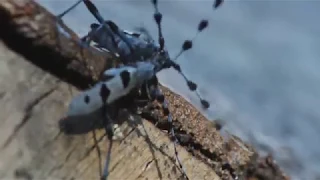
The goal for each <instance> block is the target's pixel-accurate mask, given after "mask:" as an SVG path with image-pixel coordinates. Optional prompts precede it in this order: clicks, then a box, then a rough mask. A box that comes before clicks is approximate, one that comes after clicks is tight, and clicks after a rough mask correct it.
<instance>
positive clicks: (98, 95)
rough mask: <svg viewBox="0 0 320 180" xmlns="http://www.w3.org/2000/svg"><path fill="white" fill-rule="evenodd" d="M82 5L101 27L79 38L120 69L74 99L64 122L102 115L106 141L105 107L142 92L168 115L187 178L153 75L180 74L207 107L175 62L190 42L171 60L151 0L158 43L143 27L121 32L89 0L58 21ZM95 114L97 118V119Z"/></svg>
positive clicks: (110, 130)
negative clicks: (105, 54) (106, 53)
mask: <svg viewBox="0 0 320 180" xmlns="http://www.w3.org/2000/svg"><path fill="white" fill-rule="evenodd" d="M82 1H83V2H84V3H85V5H86V7H87V8H88V10H89V11H90V12H91V14H92V15H93V16H94V17H95V18H96V19H97V20H98V22H99V23H100V24H96V23H93V24H91V26H90V27H91V31H90V32H89V33H88V35H86V36H84V37H83V38H81V40H82V41H83V42H84V44H85V45H90V42H91V41H93V42H94V43H95V47H96V48H103V49H105V50H108V51H109V52H111V53H112V54H113V55H114V56H116V57H118V58H119V61H120V62H119V64H120V67H117V68H111V69H109V70H106V71H105V72H104V74H103V75H102V77H101V82H99V83H97V84H96V85H95V86H94V87H92V88H90V89H88V90H87V91H84V92H82V93H81V94H80V95H78V96H76V97H75V98H74V99H73V100H72V102H71V104H70V106H69V110H68V113H67V115H66V117H65V118H64V120H70V119H74V118H75V119H81V118H82V119H92V118H93V117H97V118H99V116H100V115H101V114H102V115H103V117H104V118H105V120H106V121H105V129H106V132H107V134H108V138H109V139H111V138H112V136H113V128H112V127H113V122H112V119H111V118H110V117H109V115H108V111H107V107H108V106H109V107H110V106H112V103H113V102H114V101H116V100H118V99H119V98H122V97H125V96H126V95H128V94H129V93H131V92H132V91H137V90H141V88H143V89H144V91H145V92H146V93H147V95H148V97H150V100H154V99H156V100H157V101H159V102H160V103H161V104H162V107H163V108H162V109H163V111H164V114H165V115H167V116H168V122H169V125H170V133H171V135H172V137H173V138H174V151H175V155H176V160H177V162H178V164H179V166H180V168H181V170H182V173H183V176H184V177H185V178H186V179H188V176H187V175H186V173H185V171H184V169H183V166H182V164H181V161H180V159H179V157H178V152H177V150H176V143H178V140H177V137H176V136H175V133H174V129H173V127H172V117H171V114H170V112H169V109H168V103H167V101H166V100H165V98H164V95H163V94H162V93H161V91H160V89H159V87H158V79H157V77H156V74H157V73H158V72H160V71H161V70H163V69H167V68H171V67H173V68H174V69H175V70H176V71H178V73H180V74H181V75H182V76H183V78H184V79H185V81H186V82H187V85H188V87H189V89H190V90H191V91H195V92H196V95H197V96H198V97H199V99H200V102H201V104H202V106H203V107H204V108H209V103H208V102H207V101H206V100H204V99H203V98H202V97H201V96H200V94H199V93H198V92H197V91H196V90H197V85H196V84H195V83H194V82H192V81H190V80H189V79H188V78H187V77H186V75H185V74H184V73H183V72H182V71H181V68H180V65H179V64H177V63H176V62H175V60H177V58H178V57H179V56H180V55H181V54H182V53H183V52H185V51H187V50H189V49H191V48H192V40H185V42H184V43H183V44H182V48H181V50H180V52H179V53H178V54H177V55H176V56H175V58H173V59H171V58H170V57H169V53H168V51H167V50H166V49H165V46H164V44H165V40H164V37H163V35H162V26H161V21H162V14H161V13H160V12H159V9H158V2H157V0H151V2H152V4H153V6H154V9H155V13H154V20H155V22H156V24H157V27H158V44H157V43H156V42H155V41H154V40H153V39H152V37H151V36H150V35H149V34H148V32H147V31H146V30H145V29H144V28H140V29H138V31H139V32H135V33H129V32H127V31H124V30H122V29H120V28H119V27H118V26H117V25H116V24H115V23H114V22H112V21H111V20H107V21H106V20H104V18H103V17H102V16H101V14H100V13H99V11H98V9H97V8H96V6H95V5H94V4H93V3H92V2H91V1H90V0H79V1H78V2H77V3H75V4H74V5H73V6H71V7H70V8H69V9H67V10H66V11H65V12H63V13H62V14H60V15H58V18H60V19H61V18H62V17H63V16H64V15H65V14H66V13H68V12H69V11H71V10H72V9H73V8H75V7H76V6H77V5H78V4H79V3H80V2H82ZM221 3H222V0H216V1H215V3H214V5H213V7H214V8H218V7H219V6H220V5H221ZM207 26H208V20H201V21H200V23H199V25H198V32H197V34H196V35H195V36H194V38H192V39H195V38H196V36H197V35H198V33H200V32H201V31H203V30H204V29H205V28H206V27H207ZM97 115H98V116H97ZM107 175H108V172H107V169H105V170H104V172H103V176H102V179H105V178H106V177H107Z"/></svg>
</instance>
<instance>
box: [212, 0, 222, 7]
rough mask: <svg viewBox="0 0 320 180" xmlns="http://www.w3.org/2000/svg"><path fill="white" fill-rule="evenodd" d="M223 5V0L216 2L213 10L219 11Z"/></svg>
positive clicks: (216, 0)
mask: <svg viewBox="0 0 320 180" xmlns="http://www.w3.org/2000/svg"><path fill="white" fill-rule="evenodd" d="M222 3H223V0H215V2H214V4H213V8H214V9H217V8H218V7H219V6H220V5H221V4H222Z"/></svg>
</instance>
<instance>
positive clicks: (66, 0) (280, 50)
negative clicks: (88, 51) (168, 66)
mask: <svg viewBox="0 0 320 180" xmlns="http://www.w3.org/2000/svg"><path fill="white" fill-rule="evenodd" d="M37 1H38V2H40V4H42V5H43V6H44V7H46V8H48V9H49V10H50V11H51V12H53V13H55V14H58V13H61V12H62V11H64V10H65V9H66V8H68V7H69V6H70V5H71V4H73V3H74V2H75V1H76V0H37ZM92 1H93V2H94V3H95V4H96V5H97V7H98V8H99V10H100V12H101V13H102V15H103V16H104V18H105V19H111V20H113V21H115V22H116V23H117V24H118V25H119V26H120V27H122V28H123V29H128V30H132V29H133V28H134V27H137V26H145V27H146V28H147V29H149V30H150V32H151V34H152V35H153V36H154V37H155V38H156V37H157V29H156V24H155V23H154V22H153V17H152V14H153V7H152V5H151V3H150V1H149V0H92ZM212 4H213V2H212V1H209V0H159V8H160V11H161V12H162V13H163V33H164V37H165V40H166V46H167V48H168V50H169V52H170V54H171V56H174V55H175V54H176V53H177V52H178V51H179V50H180V48H181V44H182V43H183V41H184V40H185V39H187V38H191V37H193V36H194V34H195V33H196V29H197V25H198V22H199V21H200V20H201V19H203V18H207V19H209V20H210V21H209V29H206V30H205V31H204V32H203V33H202V34H201V35H199V36H198V38H197V39H196V41H195V42H194V48H193V49H191V50H190V51H188V52H186V53H185V54H183V55H182V56H181V57H180V58H179V60H178V62H179V63H181V66H182V68H183V70H184V71H185V72H186V74H187V75H188V77H189V78H190V79H192V80H193V81H195V82H197V83H198V87H199V90H200V92H201V94H202V95H203V96H204V97H205V98H207V99H208V100H209V101H210V102H211V107H210V109H209V110H207V111H202V112H204V114H205V115H206V116H207V117H208V118H209V119H212V120H214V119H217V118H218V119H222V120H223V122H224V123H225V124H226V125H225V129H226V130H227V131H229V132H231V133H232V134H235V135H238V136H240V137H241V138H242V139H243V140H245V141H247V142H249V143H251V144H253V145H254V146H255V147H257V148H258V150H259V151H260V152H261V153H262V154H265V153H272V154H273V155H274V157H275V159H276V160H277V162H278V164H279V165H280V166H281V167H282V168H283V169H284V170H285V172H286V173H288V174H289V175H290V176H292V178H293V179H297V180H298V179H299V180H300V179H301V180H304V179H306V180H313V179H320V140H319V139H320V110H319V107H320V72H319V70H318V69H319V67H320V59H319V57H320V24H319V21H318V20H317V19H318V18H319V17H320V1H311V0H310V1H302V0H301V1H300V0H295V1H293V0H292V1H286V0H282V1H280V0H279V1H273V0H270V1H267V0H265V1H259V0H255V1H252V0H247V1H242V0H240V1H234V0H233V1H225V2H224V4H223V5H222V6H221V7H220V8H219V9H217V10H213V8H212ZM64 22H65V23H66V24H67V25H69V27H71V28H72V29H73V30H74V31H75V32H76V33H78V34H79V35H85V34H86V33H87V32H88V30H89V25H90V24H91V23H92V22H96V20H95V19H94V18H93V16H92V15H91V14H90V13H89V12H88V11H87V9H86V8H85V6H84V5H83V4H80V5H79V6H78V7H77V8H76V9H75V10H74V11H72V12H71V13H70V14H68V15H67V16H65V18H64ZM159 77H160V80H161V82H162V83H163V84H164V85H166V86H168V87H170V88H171V89H172V90H174V91H175V92H177V93H180V94H181V95H183V96H184V97H185V98H187V99H188V100H189V101H190V102H191V103H192V104H194V105H195V106H197V107H198V108H199V109H201V108H200V105H199V100H198V99H197V98H196V96H195V95H194V94H193V93H191V92H189V91H188V89H187V86H186V84H185V82H184V81H183V79H182V78H181V77H180V76H179V75H178V74H177V73H176V72H175V71H173V70H168V71H165V72H163V73H160V75H159Z"/></svg>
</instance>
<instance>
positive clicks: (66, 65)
mask: <svg viewBox="0 0 320 180" xmlns="http://www.w3.org/2000/svg"><path fill="white" fill-rule="evenodd" d="M57 24H59V28H62V29H63V31H61V29H60V30H58V26H57ZM0 27H1V28H0V38H1V39H0V40H1V41H0V42H1V43H0V105H1V107H2V108H1V109H0V121H1V126H0V132H1V136H0V147H1V149H0V160H1V161H0V179H5V178H8V179H14V178H24V179H98V178H99V166H100V165H101V164H102V165H104V160H105V156H106V152H107V149H108V146H109V143H110V142H108V141H107V140H105V139H104V138H103V131H98V132H97V137H96V139H98V141H99V143H98V145H99V147H100V149H101V156H102V157H101V158H102V160H99V159H98V158H97V152H96V150H95V149H96V145H95V144H94V138H93V135H92V133H88V134H86V135H77V136H66V135H64V134H62V133H61V132H59V128H58V120H59V119H60V118H61V117H62V116H63V114H64V112H65V110H66V107H67V105H68V103H69V101H70V99H71V98H72V96H73V95H74V94H71V93H70V90H69V88H68V84H71V85H73V87H72V92H74V93H75V92H77V91H78V89H80V90H81V89H85V88H87V87H89V86H90V85H91V84H93V83H95V82H96V81H97V80H98V78H99V76H100V74H101V73H102V72H103V70H104V69H106V68H110V67H114V66H115V65H116V64H117V62H116V60H115V59H112V57H111V56H110V55H109V54H106V53H102V52H99V51H97V50H95V49H91V48H86V47H82V46H80V45H79V43H78V40H79V38H78V37H77V35H76V34H75V33H74V32H72V30H70V29H69V28H68V27H67V26H66V25H64V24H63V22H59V23H57V19H56V18H55V16H53V15H52V14H50V13H49V12H48V11H47V10H46V9H44V8H43V7H41V6H40V5H38V4H37V3H35V2H34V1H32V0H2V1H0ZM66 32H67V34H68V35H66ZM39 68H41V69H39ZM47 72H49V73H50V74H49V73H47ZM76 88H77V89H76ZM161 88H162V90H163V92H164V94H165V96H166V98H167V100H168V101H169V103H170V109H171V111H172V113H173V117H174V128H175V129H176V131H177V134H178V137H179V140H180V142H181V146H178V151H179V156H180V157H181V159H182V163H183V165H184V166H185V168H186V172H187V174H188V176H189V177H190V178H191V179H233V178H235V177H239V178H240V179H249V178H250V179H251V178H252V179H262V178H263V177H266V179H285V177H284V175H283V173H282V172H281V171H280V170H279V167H278V166H276V165H275V164H274V163H272V162H273V161H272V158H267V159H266V161H262V162H264V164H265V166H263V168H261V167H262V166H260V165H261V161H258V155H257V154H256V152H255V151H254V150H253V148H252V147H250V146H248V145H246V144H245V143H244V142H242V141H241V140H240V139H239V138H237V137H235V136H232V135H230V138H229V139H228V140H224V139H223V138H222V137H221V136H220V134H219V132H218V131H217V130H216V128H215V127H216V126H215V125H214V124H213V123H212V122H210V121H208V120H207V119H206V118H205V117H204V116H203V115H201V114H200V112H199V111H198V110H197V109H195V108H194V107H193V106H192V105H191V104H190V103H188V102H187V101H186V100H184V99H183V98H182V97H181V96H179V95H177V94H175V93H173V92H172V91H170V90H169V89H168V88H166V87H163V86H162V87H161ZM142 115H143V116H142V117H144V118H145V119H142V120H141V121H140V123H138V124H136V123H130V122H129V121H126V123H124V124H123V125H122V126H121V127H120V128H121V129H122V131H123V132H124V134H125V137H126V138H125V139H123V140H121V141H114V142H113V147H112V154H111V162H110V166H109V167H110V168H109V169H110V177H109V178H110V179H177V178H179V177H180V176H181V173H180V172H179V169H178V168H176V166H175V165H174V156H173V147H172V142H171V141H170V139H169V137H168V136H167V133H165V132H164V131H163V130H166V127H167V125H166V123H165V121H163V120H162V119H165V117H164V116H163V114H162V113H161V112H160V111H159V110H157V109H152V110H149V111H147V112H144V113H143V114H142ZM137 119H139V118H138V117H137ZM146 120H148V121H146ZM156 122H158V126H154V124H155V123H156ZM99 161H100V163H99ZM259 163H260V164H259ZM259 168H260V169H259ZM261 169H262V170H261ZM260 170H261V172H260ZM268 170H270V171H268ZM264 172H268V175H270V174H271V176H267V175H266V176H263V173H264Z"/></svg>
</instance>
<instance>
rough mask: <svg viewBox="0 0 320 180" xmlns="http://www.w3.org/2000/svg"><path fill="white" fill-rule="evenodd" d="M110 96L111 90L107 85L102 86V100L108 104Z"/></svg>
mask: <svg viewBox="0 0 320 180" xmlns="http://www.w3.org/2000/svg"><path fill="white" fill-rule="evenodd" d="M109 95H110V90H109V88H108V87H107V86H106V85H105V84H102V85H101V88H100V96H101V100H102V101H103V102H106V101H107V99H108V97H109Z"/></svg>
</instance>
